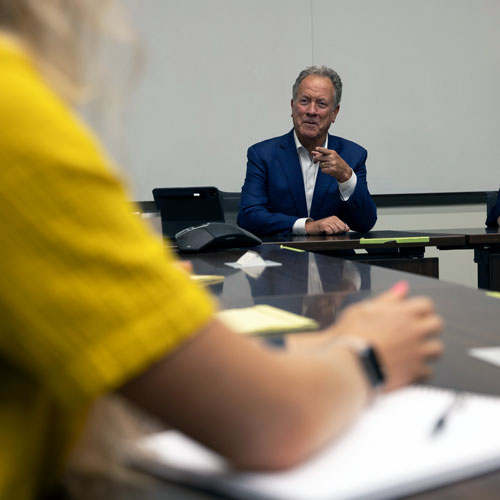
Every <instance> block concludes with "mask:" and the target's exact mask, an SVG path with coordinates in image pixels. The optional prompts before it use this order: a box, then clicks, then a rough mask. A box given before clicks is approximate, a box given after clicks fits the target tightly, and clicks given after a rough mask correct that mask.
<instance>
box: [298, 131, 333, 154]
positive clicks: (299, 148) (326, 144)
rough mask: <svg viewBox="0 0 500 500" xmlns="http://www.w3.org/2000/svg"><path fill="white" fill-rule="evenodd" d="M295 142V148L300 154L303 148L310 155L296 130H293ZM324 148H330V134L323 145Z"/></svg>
mask: <svg viewBox="0 0 500 500" xmlns="http://www.w3.org/2000/svg"><path fill="white" fill-rule="evenodd" d="M293 140H294V142H295V148H296V149H297V152H299V153H300V151H301V148H302V150H303V151H305V152H306V153H307V154H309V151H307V149H306V148H305V147H304V146H303V145H302V143H301V142H300V140H299V138H298V136H297V132H295V129H294V130H293ZM323 147H324V148H328V134H326V138H325V143H324V144H323Z"/></svg>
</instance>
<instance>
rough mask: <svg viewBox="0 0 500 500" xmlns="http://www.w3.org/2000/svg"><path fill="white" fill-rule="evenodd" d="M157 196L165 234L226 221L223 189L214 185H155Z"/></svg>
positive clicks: (169, 234) (173, 235) (157, 205)
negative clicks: (157, 186)
mask: <svg viewBox="0 0 500 500" xmlns="http://www.w3.org/2000/svg"><path fill="white" fill-rule="evenodd" d="M153 199H154V201H155V204H156V208H157V210H159V211H160V215H161V228H162V233H163V235H164V236H166V237H168V238H170V239H172V240H173V239H174V238H175V235H176V234H177V233H178V232H179V231H182V230H183V229H186V228H188V227H196V226H200V225H202V224H205V223H207V222H225V220H224V210H223V208H222V203H221V200H220V197H219V190H218V189H217V188H216V187H213V186H204V187H182V188H155V189H153Z"/></svg>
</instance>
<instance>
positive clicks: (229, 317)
mask: <svg viewBox="0 0 500 500" xmlns="http://www.w3.org/2000/svg"><path fill="white" fill-rule="evenodd" d="M217 317H218V318H219V319H220V320H221V321H222V322H223V323H225V324H226V325H228V326H229V327H230V328H232V329H233V330H235V331H237V332H239V333H242V334H245V335H249V334H264V333H286V332H303V331H308V330H317V329H318V328H319V325H318V323H317V321H315V320H313V319H311V318H306V317H305V316H300V315H299V314H294V313H290V312H288V311H284V310H283V309H278V308H277V307H273V306H268V305H257V306H252V307H242V308H239V309H225V310H224V311H219V312H218V313H217Z"/></svg>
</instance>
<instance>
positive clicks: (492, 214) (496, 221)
mask: <svg viewBox="0 0 500 500" xmlns="http://www.w3.org/2000/svg"><path fill="white" fill-rule="evenodd" d="M486 225H487V226H489V227H498V226H500V190H499V191H498V195H497V202H496V204H495V205H493V206H492V207H491V208H490V210H489V211H488V217H487V218H486Z"/></svg>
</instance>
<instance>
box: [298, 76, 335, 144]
mask: <svg viewBox="0 0 500 500" xmlns="http://www.w3.org/2000/svg"><path fill="white" fill-rule="evenodd" d="M334 93H335V90H334V88H333V84H332V82H331V81H330V79H329V78H326V77H323V76H317V75H310V76H307V77H306V78H304V79H303V80H302V81H301V82H300V85H299V88H298V91H297V97H296V99H295V100H293V99H292V119H293V126H294V128H295V132H296V133H297V136H298V138H299V139H300V142H301V143H302V144H304V145H306V144H311V143H312V142H314V143H315V145H317V146H320V145H322V144H323V143H324V141H325V139H326V134H327V133H328V129H329V128H330V125H331V124H332V123H333V122H334V121H335V118H336V117H337V113H338V112H339V109H340V106H335V107H334V105H333V102H334Z"/></svg>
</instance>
